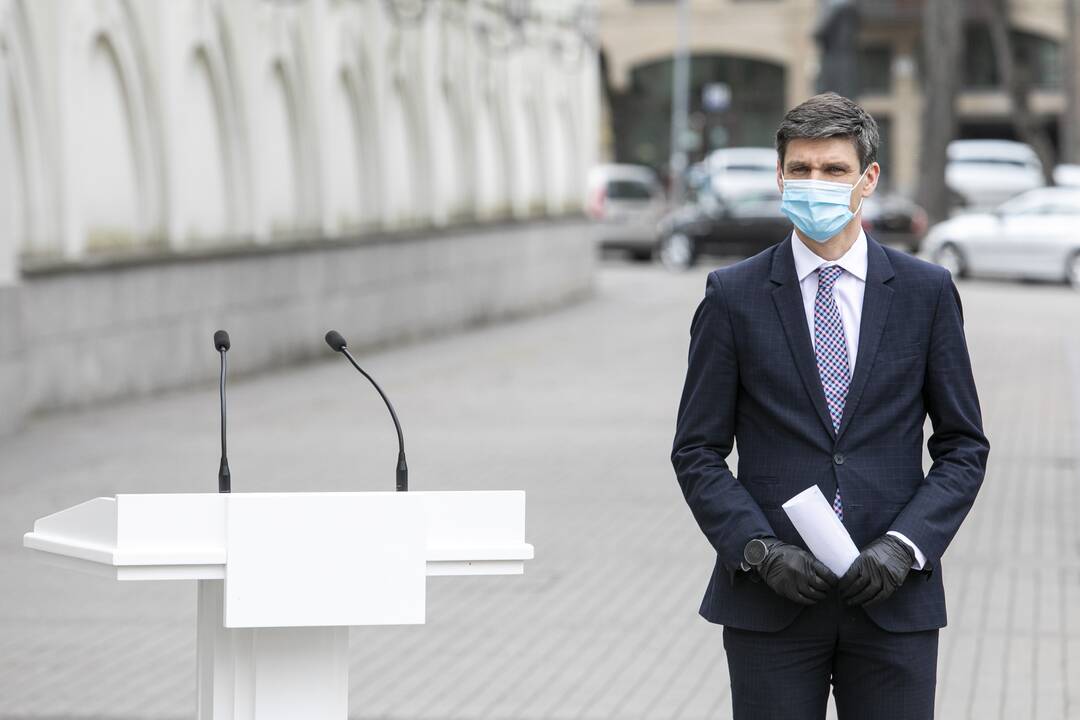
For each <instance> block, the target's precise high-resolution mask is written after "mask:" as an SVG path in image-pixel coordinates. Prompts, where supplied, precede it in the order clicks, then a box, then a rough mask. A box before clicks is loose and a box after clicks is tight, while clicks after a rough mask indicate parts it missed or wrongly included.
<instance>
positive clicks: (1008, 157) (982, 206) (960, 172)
mask: <svg viewBox="0 0 1080 720" xmlns="http://www.w3.org/2000/svg"><path fill="white" fill-rule="evenodd" d="M946 158H947V161H946V164H945V184H946V185H947V186H948V187H949V189H950V190H952V191H953V192H955V193H957V194H958V195H960V197H961V198H963V202H964V210H965V211H972V212H985V211H988V210H991V209H992V208H995V207H997V206H998V205H1000V204H1001V203H1003V202H1005V201H1006V200H1008V199H1009V198H1012V197H1015V196H1016V195H1019V194H1020V193H1022V192H1026V191H1027V190H1033V189H1034V188H1038V187H1043V186H1045V185H1046V179H1045V178H1044V177H1043V171H1042V163H1041V162H1039V157H1038V155H1036V154H1035V151H1034V150H1032V149H1031V146H1030V145H1025V144H1024V143H1019V142H1014V141H1012V140H953V141H952V142H950V143H949V147H948V150H947V151H946Z"/></svg>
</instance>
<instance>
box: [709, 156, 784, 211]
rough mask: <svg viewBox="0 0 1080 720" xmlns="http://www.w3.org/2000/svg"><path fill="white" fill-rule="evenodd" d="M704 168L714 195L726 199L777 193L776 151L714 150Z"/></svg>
mask: <svg viewBox="0 0 1080 720" xmlns="http://www.w3.org/2000/svg"><path fill="white" fill-rule="evenodd" d="M702 165H703V166H704V167H705V169H706V170H707V172H708V178H709V182H710V183H711V185H712V190H713V192H714V193H715V194H716V195H717V196H719V197H720V198H721V199H722V200H723V199H730V198H736V197H738V196H741V195H743V194H745V193H747V192H768V191H770V190H775V189H776V150H775V149H773V148H771V147H732V148H720V149H719V150H713V151H712V152H711V153H709V156H708V157H707V158H705V160H704V161H703V162H702Z"/></svg>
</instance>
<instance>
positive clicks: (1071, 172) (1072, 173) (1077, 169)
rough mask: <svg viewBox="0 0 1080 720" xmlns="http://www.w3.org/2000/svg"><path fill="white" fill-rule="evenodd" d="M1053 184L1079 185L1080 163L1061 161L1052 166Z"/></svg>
mask: <svg viewBox="0 0 1080 720" xmlns="http://www.w3.org/2000/svg"><path fill="white" fill-rule="evenodd" d="M1054 184H1055V185H1060V186H1062V187H1080V165H1074V164H1071V163H1062V164H1060V165H1056V166H1054Z"/></svg>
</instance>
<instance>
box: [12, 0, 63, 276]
mask: <svg viewBox="0 0 1080 720" xmlns="http://www.w3.org/2000/svg"><path fill="white" fill-rule="evenodd" d="M0 56H2V57H0V73H3V75H4V81H3V86H4V89H3V97H0V112H6V117H5V119H4V121H3V122H2V123H0V127H2V128H3V129H4V132H5V134H6V136H5V138H3V139H0V143H3V144H4V146H5V148H6V157H9V158H11V161H10V163H8V167H7V168H0V172H5V171H6V172H7V173H8V178H7V182H6V187H7V188H8V194H9V198H8V202H7V203H6V204H7V207H8V211H7V216H8V217H7V220H2V221H0V224H4V225H5V226H6V227H7V231H6V235H7V237H6V238H2V239H0V243H7V244H8V247H7V248H6V249H5V250H0V252H7V253H8V254H9V255H10V256H12V257H15V256H18V255H28V256H55V255H59V254H60V248H61V244H60V238H59V231H58V227H57V224H56V221H55V218H56V214H57V213H56V206H57V183H56V182H55V167H56V165H55V158H54V156H53V148H54V146H55V142H54V141H53V138H52V133H53V132H54V126H53V124H52V123H50V122H49V118H48V117H47V115H46V113H44V112H43V110H42V107H41V98H40V97H39V94H38V89H39V88H40V87H41V78H40V68H39V66H38V61H39V58H38V54H37V48H36V45H35V42H34V34H33V32H32V29H31V26H30V23H29V19H28V16H27V13H26V8H25V4H24V2H23V0H8V1H7V2H2V3H0ZM3 232H4V231H3V230H0V233H3Z"/></svg>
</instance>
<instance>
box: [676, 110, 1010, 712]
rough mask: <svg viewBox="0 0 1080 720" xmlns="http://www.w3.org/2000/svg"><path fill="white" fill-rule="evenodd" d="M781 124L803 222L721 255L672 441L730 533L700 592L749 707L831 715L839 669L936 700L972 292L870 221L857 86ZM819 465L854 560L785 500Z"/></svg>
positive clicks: (973, 478) (698, 321)
mask: <svg viewBox="0 0 1080 720" xmlns="http://www.w3.org/2000/svg"><path fill="white" fill-rule="evenodd" d="M776 141H777V154H778V159H777V182H778V184H779V186H780V188H781V190H782V192H783V200H782V209H783V211H784V213H785V214H786V215H787V216H788V217H789V218H790V219H791V220H792V222H793V223H794V225H795V229H794V231H793V233H792V235H790V236H789V237H787V238H786V239H784V240H783V241H782V242H780V243H779V244H777V245H774V246H773V247H771V248H769V249H768V250H766V251H764V252H762V253H760V254H758V255H756V256H754V257H752V258H749V259H747V260H744V261H742V262H739V263H736V264H735V265H732V266H730V267H725V268H722V269H719V270H715V271H713V272H712V273H710V274H709V278H708V282H707V285H706V289H705V297H704V299H703V300H702V301H701V304H700V305H699V306H698V309H697V312H696V313H695V315H694V319H693V323H692V326H691V337H690V352H689V364H688V368H687V373H686V383H685V386H684V389H683V394H682V400H681V403H680V406H679V414H678V421H677V427H676V433H675V442H674V448H673V451H672V455H671V459H672V463H673V465H674V467H675V472H676V474H677V476H678V480H679V484H680V486H681V488H682V491H683V495H684V496H685V498H686V502H687V503H688V504H689V506H690V510H691V511H692V513H693V515H694V518H695V519H696V520H697V522H698V524H699V526H700V527H701V530H702V531H703V532H704V534H705V536H706V537H707V538H708V540H709V542H710V543H711V544H712V546H713V547H714V548H715V550H716V555H717V557H716V565H715V568H714V570H713V573H712V578H711V580H710V582H709V586H708V589H707V590H706V593H705V598H704V600H703V601H702V604H701V609H700V612H701V615H702V616H703V617H705V619H707V620H709V621H710V622H714V623H719V624H721V625H723V626H724V633H723V635H724V647H725V649H726V651H727V658H728V668H729V673H730V677H731V697H732V704H733V706H734V711H735V718H736V720H769V719H770V718H777V719H781V718H782V719H783V720H802V719H803V718H805V719H807V720H810V719H815V720H816V719H821V718H824V717H825V713H826V707H827V702H828V695H829V687H830V684H831V685H832V687H833V693H834V696H835V700H836V706H837V711H838V713H839V716H840V718H842V720H849V719H851V720H854V719H859V720H863V719H866V718H869V719H871V720H889V719H891V718H896V719H897V720H901V719H902V720H921V719H923V718H932V717H933V713H934V688H935V682H936V664H937V641H938V629H939V628H941V627H943V626H944V625H945V596H944V589H943V586H942V568H941V556H942V555H943V554H944V552H945V549H946V548H947V547H948V545H949V543H950V541H951V540H952V538H953V536H954V535H955V534H956V532H957V530H958V529H959V527H960V524H961V522H962V521H963V519H964V517H965V516H966V515H967V512H968V510H969V509H970V508H971V505H972V503H973V502H974V500H975V495H976V493H977V492H978V490H979V486H980V485H981V483H982V479H983V475H984V473H985V468H986V459H987V456H988V454H989V443H988V442H987V439H986V437H985V436H984V434H983V431H982V419H981V413H980V408H979V400H978V395H977V393H976V390H975V382H974V379H973V377H972V372H971V364H970V361H969V358H968V351H967V343H966V340H965V338H964V330H963V315H962V308H961V305H960V296H959V294H958V293H957V290H956V287H955V286H954V285H953V282H952V278H951V277H950V275H949V273H948V272H947V271H946V270H944V269H943V268H940V267H938V266H936V265H932V264H930V263H926V262H924V261H922V260H919V259H916V258H913V257H911V256H909V255H906V254H904V253H902V252H899V251H896V250H893V249H890V248H886V247H883V246H881V245H879V244H878V243H877V242H875V241H874V240H873V239H872V238H870V237H867V236H866V234H865V233H864V232H863V230H862V227H861V217H860V210H861V205H862V199H863V198H865V197H868V196H869V195H871V194H872V193H873V192H874V189H875V187H876V186H877V181H878V175H879V173H880V167H879V165H878V163H877V162H876V160H875V157H876V154H877V146H878V131H877V126H876V124H875V122H874V120H873V118H871V117H870V115H869V114H867V113H866V112H865V111H864V110H863V109H862V108H861V107H859V106H858V105H856V104H855V103H853V102H852V101H850V100H848V99H846V98H843V97H840V96H838V95H835V94H832V93H827V94H824V95H818V96H815V97H813V98H811V99H810V100H808V101H806V102H805V103H803V104H802V105H800V106H798V107H796V108H794V109H792V110H791V111H790V112H788V114H787V115H786V116H785V118H784V121H783V123H782V124H781V126H780V128H779V130H778V131H777V134H776ZM928 414H929V416H930V420H931V422H932V424H933V434H932V435H931V437H930V438H929V440H928V443H927V445H928V448H929V452H930V457H931V458H932V460H933V465H932V467H931V468H930V470H929V472H928V473H925V474H924V473H923V469H922V455H923V423H924V420H925V418H926V416H927V415H928ZM736 442H737V444H738V473H737V476H736V474H735V473H734V472H732V469H731V468H730V467H729V465H728V463H727V458H728V456H729V455H730V453H731V451H732V449H733V445H734V444H735V443H736ZM813 485H817V487H818V488H820V489H821V492H822V493H824V495H825V497H826V498H828V499H829V500H830V501H831V502H832V505H833V510H834V511H835V512H836V513H837V515H838V516H840V518H841V520H842V522H843V524H844V526H845V528H846V529H847V531H848V533H849V534H850V535H851V537H852V539H853V540H854V542H855V544H856V546H858V547H859V548H860V549H861V552H860V554H859V557H858V559H857V560H856V561H855V562H854V564H853V565H852V566H851V568H850V569H849V570H847V572H846V573H844V574H843V576H842V577H840V578H837V577H836V575H834V574H833V573H832V572H831V571H829V570H828V569H827V568H826V567H825V566H824V565H823V564H822V563H820V562H819V561H818V560H817V559H815V558H814V557H813V555H811V554H810V553H809V552H808V551H807V550H806V545H805V543H804V542H803V540H802V539H801V537H800V536H799V534H798V532H797V531H796V530H795V528H794V527H793V526H792V524H791V522H790V521H789V520H788V518H787V516H786V514H785V513H784V511H783V510H782V509H781V507H780V506H781V504H782V503H784V502H785V501H787V500H788V499H789V498H791V497H792V496H794V495H796V494H797V493H799V492H801V491H802V490H804V489H806V488H808V487H810V486H813Z"/></svg>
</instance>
